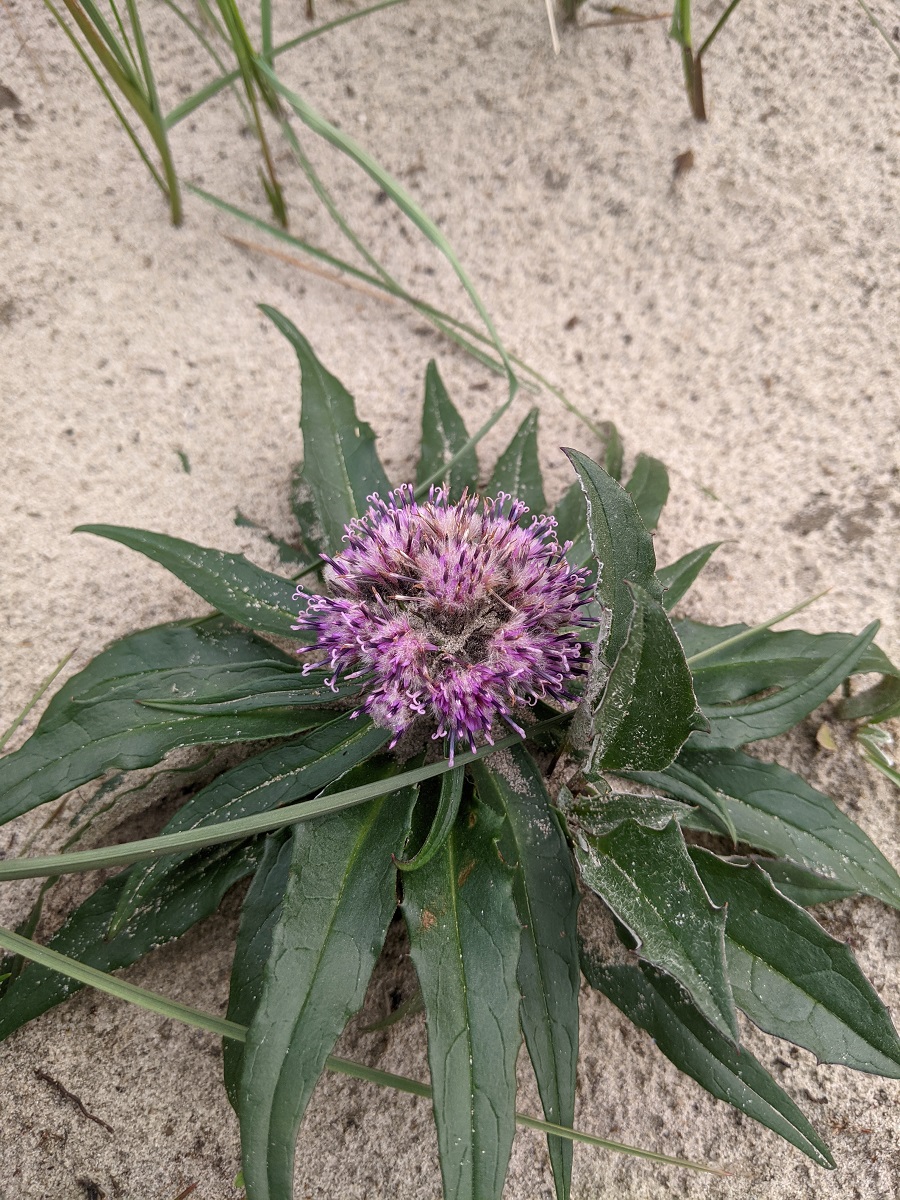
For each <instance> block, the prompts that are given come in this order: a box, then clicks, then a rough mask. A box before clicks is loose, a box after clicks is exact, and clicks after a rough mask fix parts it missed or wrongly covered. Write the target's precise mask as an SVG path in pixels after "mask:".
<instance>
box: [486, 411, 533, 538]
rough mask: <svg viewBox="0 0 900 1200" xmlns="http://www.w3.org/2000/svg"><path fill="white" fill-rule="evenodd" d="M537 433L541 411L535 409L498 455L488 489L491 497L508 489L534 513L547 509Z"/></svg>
mask: <svg viewBox="0 0 900 1200" xmlns="http://www.w3.org/2000/svg"><path fill="white" fill-rule="evenodd" d="M537 432H538V410H537V409H536V408H533V409H531V411H530V412H529V413H528V415H527V416H526V418H525V420H524V421H523V422H522V424H521V425H520V426H519V428H518V429H517V430H516V432H515V434H514V435H513V438H512V441H511V442H510V443H509V445H508V446H507V447H506V449H505V450H504V451H503V453H502V454H501V455H500V457H499V458H498V460H497V465H496V466H495V467H494V473H493V474H492V475H491V479H490V482H489V483H488V485H487V489H486V490H487V493H488V495H491V496H496V494H497V493H498V492H508V493H509V494H510V495H511V496H512V497H513V499H515V500H521V501H522V502H523V503H525V504H527V505H528V508H529V510H530V511H531V512H532V514H534V515H538V514H541V513H545V512H546V511H547V501H546V499H545V498H544V485H543V480H542V479H541V464H540V460H539V458H538V440H537Z"/></svg>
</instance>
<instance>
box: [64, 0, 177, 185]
mask: <svg viewBox="0 0 900 1200" xmlns="http://www.w3.org/2000/svg"><path fill="white" fill-rule="evenodd" d="M44 5H45V7H46V8H47V10H48V11H49V12H50V13H51V14H52V15H53V18H54V20H55V21H56V23H57V24H58V25H59V27H60V29H61V30H62V31H63V33H64V34H65V35H66V37H67V38H68V39H69V41H70V42H71V43H72V45H73V46H74V47H75V50H76V51H77V52H78V55H79V57H80V58H81V60H82V62H83V63H84V65H85V66H86V67H87V69H88V71H90V73H91V75H93V77H94V81H95V82H96V84H97V86H98V87H99V88H100V91H101V92H102V93H103V97H104V99H105V100H106V102H107V104H108V105H109V106H110V108H111V109H112V111H113V114H114V115H115V118H116V120H117V121H118V122H119V124H120V125H121V126H122V128H123V129H124V130H125V133H126V134H127V135H128V138H129V139H130V141H131V143H132V145H133V146H134V148H135V150H137V152H138V154H139V155H140V157H141V159H142V161H143V162H144V165H145V166H146V168H147V170H148V171H149V172H150V175H151V177H152V178H153V180H154V182H155V183H156V185H157V187H158V188H159V189H160V191H161V192H162V193H163V195H165V194H166V184H165V180H164V179H163V177H162V175H160V173H159V171H158V170H157V169H156V166H155V164H154V163H153V160H152V159H151V158H150V156H149V155H148V154H147V151H146V150H145V149H144V147H143V146H142V145H141V140H140V138H139V137H138V135H137V134H136V133H135V131H134V129H133V128H132V126H131V123H130V122H129V120H128V118H127V117H126V116H125V114H124V112H123V111H122V109H121V106H120V105H119V103H118V101H117V100H116V98H115V96H114V95H113V94H112V92H111V91H110V90H109V88H108V87H107V84H106V80H105V79H104V78H103V76H102V75H101V74H100V72H99V71H98V70H97V68H96V66H95V65H94V63H93V62H92V61H91V58H90V56H89V55H88V53H87V51H86V50H85V48H84V46H82V44H81V42H79V40H78V38H77V37H76V36H75V34H74V33H73V32H72V30H71V29H70V28H69V26H68V25H67V24H66V22H65V21H64V20H63V18H62V15H61V14H60V13H59V12H58V11H57V9H56V8H55V7H54V5H53V3H52V0H44Z"/></svg>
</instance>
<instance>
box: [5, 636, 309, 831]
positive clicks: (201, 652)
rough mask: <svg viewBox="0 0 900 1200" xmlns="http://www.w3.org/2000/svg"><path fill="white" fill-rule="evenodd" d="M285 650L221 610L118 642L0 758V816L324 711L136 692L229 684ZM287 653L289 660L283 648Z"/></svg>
mask: <svg viewBox="0 0 900 1200" xmlns="http://www.w3.org/2000/svg"><path fill="white" fill-rule="evenodd" d="M278 655H279V651H277V650H276V649H275V648H274V647H273V646H271V645H269V644H268V643H266V642H262V641H261V640H259V639H258V638H255V637H254V636H253V635H252V634H250V633H246V632H245V631H243V630H241V631H238V630H235V629H234V628H233V627H231V626H230V625H229V624H228V623H227V622H223V621H221V620H205V621H201V622H194V623H176V624H173V625H163V626H160V627H158V628H157V629H149V630H143V631H142V632H140V633H137V634H132V635H131V636H129V637H127V638H123V639H122V640H121V641H119V642H117V643H115V644H114V645H113V646H111V647H110V648H109V649H107V650H105V651H104V652H103V653H102V654H99V655H98V656H97V657H96V658H95V659H94V660H93V662H91V663H90V664H89V665H88V666H87V667H86V668H85V669H84V670H83V671H81V672H79V673H78V674H77V675H75V676H73V677H72V678H71V679H69V680H68V681H67V682H66V684H65V685H64V687H63V688H62V689H60V691H58V692H57V693H56V695H55V696H54V697H53V699H52V700H51V701H50V703H49V705H48V706H47V709H46V711H45V712H44V715H43V716H42V718H41V720H40V722H39V723H38V726H37V729H36V730H35V732H34V733H33V734H32V736H31V737H30V738H29V739H28V741H27V742H25V744H24V745H23V746H22V747H20V749H18V750H16V751H15V752H14V753H12V754H8V755H7V756H6V757H5V758H2V759H0V795H2V801H0V823H2V822H4V821H9V820H11V819H12V818H13V817H15V816H19V815H20V814H21V813H24V812H28V811H30V810H31V809H32V808H35V807H36V806H37V805H39V804H42V803H44V802H46V801H48V800H56V799H58V798H59V797H60V796H62V795H64V794H65V793H66V792H69V791H71V790H72V789H73V788H76V787H79V786H80V785H81V784H83V783H88V782H90V781H91V780H92V779H96V778H98V777H99V776H100V775H102V774H103V773H104V772H106V771H108V770H111V769H113V768H116V767H118V768H121V769H123V770H135V769H137V768H139V767H148V766H153V765H154V764H155V763H157V762H159V761H160V760H161V759H162V758H163V757H164V755H165V754H166V753H168V751H170V750H173V749H175V748H176V747H179V746H194V745H203V744H206V745H209V744H215V743H218V744H226V743H229V742H249V741H254V740H258V739H262V738H273V737H286V736H289V735H291V734H295V733H298V732H300V730H302V729H304V728H308V727H309V726H310V725H313V724H316V723H317V722H318V721H319V719H320V718H319V714H318V713H317V711H316V710H310V709H304V708H294V709H282V710H270V711H268V712H261V713H257V714H252V713H250V714H243V715H238V716H234V715H224V716H216V717H208V716H202V715H200V716H190V715H179V714H175V713H164V712H156V711H155V710H153V709H152V708H148V707H146V706H145V705H142V704H136V703H135V701H136V700H139V699H141V698H142V697H148V696H152V695H154V694H156V695H162V694H165V695H167V696H172V697H173V698H174V697H176V696H178V695H179V694H181V695H182V696H184V695H189V694H190V693H191V691H192V690H194V689H196V688H197V687H201V688H203V689H204V690H208V689H211V688H212V687H214V686H220V687H222V688H223V689H228V690H231V689H233V688H235V687H236V686H238V683H239V681H241V680H242V679H244V680H249V679H252V678H254V677H255V675H257V674H258V673H260V672H262V673H268V672H269V670H270V664H271V661H272V659H273V658H277V657H278ZM284 661H285V662H287V661H289V660H288V659H287V656H285V658H284Z"/></svg>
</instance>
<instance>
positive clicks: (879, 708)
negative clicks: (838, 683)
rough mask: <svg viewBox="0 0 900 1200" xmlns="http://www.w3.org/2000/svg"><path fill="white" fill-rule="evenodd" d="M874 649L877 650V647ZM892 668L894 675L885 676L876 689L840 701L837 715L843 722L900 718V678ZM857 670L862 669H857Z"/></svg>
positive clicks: (871, 688) (875, 721) (892, 667)
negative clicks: (862, 719)
mask: <svg viewBox="0 0 900 1200" xmlns="http://www.w3.org/2000/svg"><path fill="white" fill-rule="evenodd" d="M872 649H876V650H877V647H872ZM879 653H880V651H879ZM890 666H891V669H892V674H890V675H885V677H884V679H881V680H879V682H878V683H876V684H875V686H874V687H870V688H867V689H866V691H864V692H858V693H857V694H856V695H855V696H847V697H846V698H845V699H844V700H841V701H840V703H839V704H838V706H837V715H838V717H840V719H841V720H842V721H858V720H860V719H861V718H865V719H866V720H868V721H871V722H874V723H877V722H879V721H889V720H891V718H893V717H900V678H898V672H897V669H896V668H895V667H894V666H893V664H890ZM857 670H860V668H859V667H857Z"/></svg>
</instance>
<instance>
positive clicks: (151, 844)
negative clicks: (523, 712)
mask: <svg viewBox="0 0 900 1200" xmlns="http://www.w3.org/2000/svg"><path fill="white" fill-rule="evenodd" d="M566 715H567V714H565V713H560V714H559V715H558V716H555V717H551V718H550V719H549V720H547V721H539V722H537V723H535V724H534V725H532V726H531V727H530V728H529V730H528V736H534V735H535V734H538V733H541V732H542V731H543V730H544V729H549V728H550V727H552V726H554V725H556V724H558V722H559V721H561V720H563V719H564V718H565V716H566ZM522 740H523V739H522V738H520V737H519V736H518V734H510V735H509V736H508V737H505V738H501V739H499V740H498V741H497V742H495V744H494V745H493V746H482V747H481V749H480V750H475V751H467V752H466V753H464V754H458V755H456V758H455V765H456V766H466V764H467V763H470V762H477V761H478V760H479V759H482V758H487V757H488V756H489V755H491V754H496V753H497V751H498V750H505V749H507V748H508V747H509V746H515V745H518V744H519V743H520V742H521V741H522ZM449 770H451V767H450V763H449V762H448V761H447V760H446V759H442V760H441V761H440V762H436V763H431V764H430V765H429V766H427V767H417V768H415V769H414V770H411V771H404V772H401V774H399V775H394V776H392V777H391V778H390V779H381V780H376V781H374V782H373V783H364V784H360V785H359V786H358V787H354V788H346V789H345V790H344V791H342V792H334V793H333V794H330V795H327V796H316V797H315V799H312V800H305V801H302V802H300V803H298V804H290V805H286V806H285V807H284V808H279V809H276V810H275V811H274V812H264V813H255V814H254V815H253V816H249V817H239V818H238V819H237V820H233V821H219V822H217V823H216V824H214V825H205V826H199V827H197V828H196V829H189V830H185V831H184V832H182V833H169V834H163V835H161V836H159V837H154V838H143V839H141V840H140V841H135V842H125V843H123V844H122V845H119V846H104V847H101V848H99V849H96V850H76V851H74V852H73V853H71V854H55V855H47V856H44V857H37V856H35V857H34V858H10V859H5V860H3V861H0V880H8V879H34V878H40V877H45V876H46V877H49V876H52V875H68V874H73V873H78V872H81V871H95V870H99V869H101V868H108V867H123V866H128V865H130V864H131V863H135V862H143V861H145V860H147V859H155V858H160V857H162V856H164V855H166V854H179V853H181V852H183V851H185V850H190V851H193V850H202V849H203V848H204V847H206V846H217V845H220V844H222V843H225V842H237V841H242V840H243V839H245V838H248V837H255V836H256V835H257V834H259V833H269V832H270V831H271V830H273V829H280V828H282V827H283V826H285V825H294V824H296V823H298V822H300V821H309V820H312V819H313V818H314V817H320V816H324V815H325V814H327V813H332V812H341V811H342V810H343V809H346V808H353V807H355V806H356V805H357V804H364V803H365V802H366V801H367V800H371V799H373V798H374V797H376V796H385V795H387V794H388V793H390V792H395V791H399V790H400V789H401V788H403V787H409V786H411V785H412V784H416V783H421V782H422V781H423V780H425V779H432V778H434V776H436V775H443V774H444V773H445V772H447V771H449Z"/></svg>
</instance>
